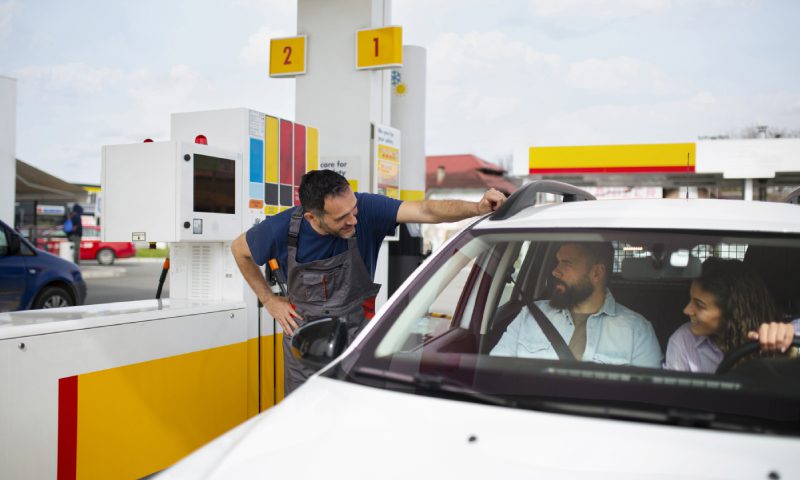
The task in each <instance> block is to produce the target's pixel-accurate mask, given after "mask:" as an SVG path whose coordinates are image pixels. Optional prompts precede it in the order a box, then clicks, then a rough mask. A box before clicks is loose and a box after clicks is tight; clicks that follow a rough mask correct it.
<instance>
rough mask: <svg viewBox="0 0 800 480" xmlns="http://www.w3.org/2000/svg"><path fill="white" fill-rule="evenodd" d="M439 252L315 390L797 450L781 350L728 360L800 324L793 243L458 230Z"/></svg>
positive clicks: (797, 379)
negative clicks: (720, 434)
mask: <svg viewBox="0 0 800 480" xmlns="http://www.w3.org/2000/svg"><path fill="white" fill-rule="evenodd" d="M444 248H445V249H446V250H445V251H443V252H441V254H437V256H436V258H435V259H434V260H433V261H431V262H429V263H428V264H427V265H426V267H425V268H424V269H423V270H422V272H421V273H420V274H419V275H418V276H417V277H416V278H415V279H414V280H413V281H412V283H411V284H410V285H409V286H408V288H407V289H406V290H404V291H403V293H402V294H401V295H396V296H395V297H393V299H392V302H391V305H390V307H389V308H388V309H387V310H386V312H385V314H384V315H383V316H382V318H381V321H380V323H379V324H378V325H376V327H375V328H373V329H372V330H371V331H370V332H369V334H368V335H367V337H366V338H365V340H364V341H362V342H361V343H360V344H359V345H358V347H357V348H356V351H355V352H354V353H353V354H351V355H348V356H347V357H345V358H344V360H343V361H342V362H341V363H340V365H339V366H338V367H337V368H335V369H333V370H332V371H330V372H328V375H330V376H339V378H342V379H346V380H348V381H353V382H358V383H362V384H368V385H372V386H377V387H380V388H389V389H395V390H399V391H404V392H408V393H417V394H425V395H435V396H447V397H454V396H455V397H457V398H459V399H463V400H469V401H486V399H487V398H492V399H493V401H496V402H500V403H502V404H506V405H513V406H516V407H518V408H531V409H541V410H548V411H558V412H566V413H573V414H585V415H594V416H601V417H618V418H626V419H631V420H636V421H643V420H644V421H658V422H665V423H670V424H679V425H688V426H699V427H703V428H724V429H736V430H746V431H759V432H780V433H789V434H792V435H797V434H800V427H798V425H800V408H798V406H800V361H797V360H794V359H793V358H791V353H792V352H793V351H794V352H796V350H792V349H790V351H789V352H788V353H789V355H785V354H760V353H759V352H758V351H757V349H755V351H753V350H752V347H750V348H751V349H750V350H747V348H748V347H746V346H745V347H744V350H743V351H742V349H740V347H741V345H742V344H747V343H748V341H747V332H748V331H749V330H751V329H757V328H758V325H759V324H760V321H761V320H764V321H767V320H773V321H780V322H791V321H792V320H795V319H797V318H800V308H799V307H800V282H797V281H796V275H797V272H798V271H800V237H798V236H796V235H795V236H782V235H757V234H751V233H748V234H742V233H741V232H738V233H734V232H675V231H669V232H667V231H630V230H624V231H614V230H608V231H597V230H593V231H585V230H565V231H555V230H550V231H542V230H531V231H530V232H522V231H521V230H520V229H514V230H513V231H511V230H507V231H499V230H492V231H483V232H482V231H478V230H474V229H473V230H471V231H466V232H463V233H462V234H461V235H460V236H459V237H458V238H457V239H455V240H454V241H453V242H451V243H450V244H448V245H447V246H446V247H444ZM535 311H538V312H535ZM537 317H538V318H537ZM547 324H549V326H548V325H547ZM548 330H550V334H549V335H548V333H545V332H546V331H548ZM665 355H666V357H665Z"/></svg>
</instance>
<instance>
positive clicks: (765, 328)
mask: <svg viewBox="0 0 800 480" xmlns="http://www.w3.org/2000/svg"><path fill="white" fill-rule="evenodd" d="M747 338H749V339H750V340H758V343H759V344H761V351H762V352H781V353H784V352H786V350H787V349H788V348H789V347H791V346H792V341H793V340H794V327H793V326H792V324H791V323H781V322H770V323H762V324H761V326H760V327H759V329H758V331H757V332H755V331H751V332H748V333H747Z"/></svg>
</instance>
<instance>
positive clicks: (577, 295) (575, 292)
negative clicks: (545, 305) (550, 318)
mask: <svg viewBox="0 0 800 480" xmlns="http://www.w3.org/2000/svg"><path fill="white" fill-rule="evenodd" d="M553 282H554V283H553V292H552V294H551V295H550V306H551V307H553V308H559V309H561V308H572V307H574V306H575V305H577V304H579V303H581V302H582V301H584V300H586V299H587V298H589V297H590V296H591V295H592V293H593V292H594V287H593V286H592V282H591V281H589V279H588V278H583V279H582V280H581V281H580V282H579V283H578V284H576V285H567V284H566V283H565V282H563V281H561V280H559V279H557V278H554V279H553ZM556 285H563V286H564V287H565V288H564V291H560V290H558V289H556V288H555V287H556Z"/></svg>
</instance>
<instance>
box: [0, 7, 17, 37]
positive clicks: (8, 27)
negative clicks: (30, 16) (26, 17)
mask: <svg viewBox="0 0 800 480" xmlns="http://www.w3.org/2000/svg"><path fill="white" fill-rule="evenodd" d="M17 8H18V5H17V1H16V0H7V1H5V2H2V3H0V41H3V40H5V39H6V38H8V37H9V36H10V35H11V31H12V30H13V23H14V22H13V21H14V17H15V15H16V11H17Z"/></svg>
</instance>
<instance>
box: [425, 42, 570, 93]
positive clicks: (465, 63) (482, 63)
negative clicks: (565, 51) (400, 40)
mask: <svg viewBox="0 0 800 480" xmlns="http://www.w3.org/2000/svg"><path fill="white" fill-rule="evenodd" d="M428 52H429V55H428V57H429V60H428V65H429V67H428V72H429V75H431V76H432V77H431V78H432V80H433V81H436V82H440V81H442V82H447V81H452V80H456V79H458V78H465V77H467V76H475V75H479V76H480V75H483V76H490V77H498V76H499V75H503V74H506V73H508V71H509V70H511V69H514V70H518V69H523V70H526V71H528V72H529V73H534V72H536V71H547V72H552V71H555V70H558V68H559V66H560V63H561V59H560V57H559V56H558V55H555V54H551V53H545V52H540V51H538V50H536V49H534V48H533V47H531V46H530V45H528V44H526V43H524V42H522V41H519V40H514V39H512V38H510V37H508V35H506V34H504V33H502V32H496V31H489V32H471V33H467V34H464V35H459V34H455V33H445V34H442V35H440V36H439V37H438V38H437V39H436V40H434V42H433V43H432V44H431V46H430V47H429V49H428Z"/></svg>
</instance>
